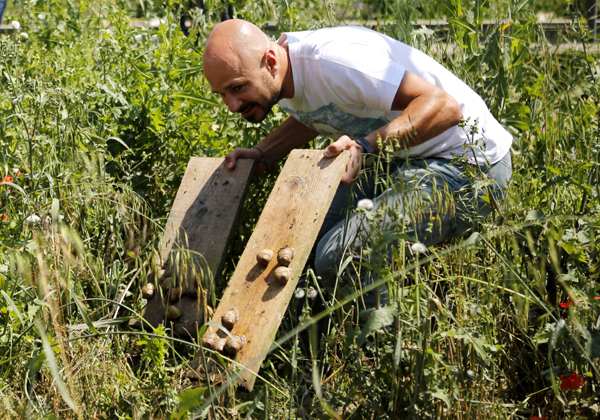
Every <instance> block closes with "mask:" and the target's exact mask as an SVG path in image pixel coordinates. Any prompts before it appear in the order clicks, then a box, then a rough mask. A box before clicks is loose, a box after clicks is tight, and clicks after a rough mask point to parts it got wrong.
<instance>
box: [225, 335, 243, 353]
mask: <svg viewBox="0 0 600 420" xmlns="http://www.w3.org/2000/svg"><path fill="white" fill-rule="evenodd" d="M244 344H246V337H244V336H239V335H234V336H233V337H230V338H227V341H226V342H225V348H224V350H225V353H227V354H229V355H230V356H235V355H236V354H238V352H239V351H240V350H241V349H242V347H243V346H244Z"/></svg>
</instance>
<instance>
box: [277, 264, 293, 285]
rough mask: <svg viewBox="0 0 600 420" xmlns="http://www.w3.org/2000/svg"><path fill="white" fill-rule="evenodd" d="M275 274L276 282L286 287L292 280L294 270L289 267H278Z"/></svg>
mask: <svg viewBox="0 0 600 420" xmlns="http://www.w3.org/2000/svg"><path fill="white" fill-rule="evenodd" d="M273 274H274V275H275V280H277V282H278V283H279V284H282V285H284V286H285V285H286V284H287V282H288V281H290V280H291V279H292V270H290V269H289V268H287V267H277V268H276V269H275V272H274V273H273Z"/></svg>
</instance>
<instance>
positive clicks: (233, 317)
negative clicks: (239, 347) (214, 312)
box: [221, 308, 240, 331]
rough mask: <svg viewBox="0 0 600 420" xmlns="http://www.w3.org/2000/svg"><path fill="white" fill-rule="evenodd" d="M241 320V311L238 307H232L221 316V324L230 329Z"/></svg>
mask: <svg viewBox="0 0 600 420" xmlns="http://www.w3.org/2000/svg"><path fill="white" fill-rule="evenodd" d="M239 320H240V313H239V312H238V310H237V309H236V308H232V309H230V310H229V311H227V312H225V314H223V316H222V317H221V325H223V326H224V327H225V328H227V329H228V330H229V331H231V330H232V329H233V326H234V325H235V323H236V322H238V321H239Z"/></svg>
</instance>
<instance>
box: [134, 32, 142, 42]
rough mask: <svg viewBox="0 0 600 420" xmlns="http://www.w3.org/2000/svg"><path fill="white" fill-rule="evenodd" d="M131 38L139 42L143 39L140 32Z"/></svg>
mask: <svg viewBox="0 0 600 420" xmlns="http://www.w3.org/2000/svg"><path fill="white" fill-rule="evenodd" d="M133 38H134V39H135V40H136V42H139V43H141V42H142V41H143V40H144V35H142V34H137V35H136V36H134V37H133Z"/></svg>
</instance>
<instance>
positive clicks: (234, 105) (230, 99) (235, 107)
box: [223, 94, 244, 112]
mask: <svg viewBox="0 0 600 420" xmlns="http://www.w3.org/2000/svg"><path fill="white" fill-rule="evenodd" d="M223 101H224V102H225V105H227V106H228V107H229V110H230V111H231V112H238V111H239V109H240V108H241V107H242V105H243V104H244V101H242V100H241V99H240V98H238V97H237V96H234V95H230V94H227V95H225V97H224V98H223Z"/></svg>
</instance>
